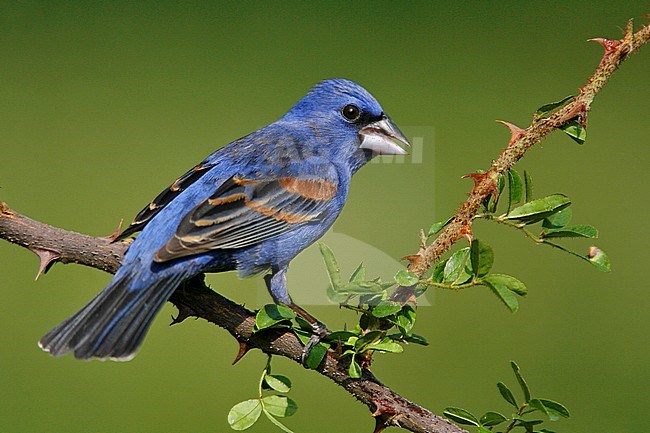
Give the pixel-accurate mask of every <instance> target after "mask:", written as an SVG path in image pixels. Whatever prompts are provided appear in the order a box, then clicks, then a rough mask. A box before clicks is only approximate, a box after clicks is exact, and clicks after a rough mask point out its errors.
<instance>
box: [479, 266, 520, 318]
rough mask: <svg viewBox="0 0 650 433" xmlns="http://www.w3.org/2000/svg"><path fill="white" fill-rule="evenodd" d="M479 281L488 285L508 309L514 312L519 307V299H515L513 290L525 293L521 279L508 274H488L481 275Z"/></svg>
mask: <svg viewBox="0 0 650 433" xmlns="http://www.w3.org/2000/svg"><path fill="white" fill-rule="evenodd" d="M480 282H481V284H484V285H486V286H487V287H489V288H490V290H492V292H493V293H494V294H495V295H497V297H498V298H499V299H501V301H502V302H503V303H504V304H505V306H506V307H508V308H509V309H510V311H512V312H513V313H514V312H516V311H517V310H518V309H519V301H517V298H516V297H515V295H514V293H516V292H515V290H517V291H520V292H521V293H524V294H525V293H526V292H525V290H526V286H524V284H523V283H522V282H521V281H519V280H517V279H516V278H515V277H511V276H510V275H504V274H489V275H486V276H485V277H483V278H482V279H481V280H480ZM518 294H519V293H518Z"/></svg>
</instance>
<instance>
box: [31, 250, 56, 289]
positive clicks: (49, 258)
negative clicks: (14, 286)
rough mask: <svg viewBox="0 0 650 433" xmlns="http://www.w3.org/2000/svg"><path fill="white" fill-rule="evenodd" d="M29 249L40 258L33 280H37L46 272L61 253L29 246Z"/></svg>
mask: <svg viewBox="0 0 650 433" xmlns="http://www.w3.org/2000/svg"><path fill="white" fill-rule="evenodd" d="M30 250H31V251H33V252H34V254H36V255H37V256H38V259H39V260H40V263H39V266H38V272H37V273H36V278H34V281H37V280H38V278H39V277H40V276H41V275H43V274H46V273H47V271H49V270H50V268H51V267H52V265H53V264H54V263H56V262H57V261H58V260H59V259H60V258H61V255H60V254H59V253H56V252H54V251H50V250H44V249H41V248H35V247H34V248H30Z"/></svg>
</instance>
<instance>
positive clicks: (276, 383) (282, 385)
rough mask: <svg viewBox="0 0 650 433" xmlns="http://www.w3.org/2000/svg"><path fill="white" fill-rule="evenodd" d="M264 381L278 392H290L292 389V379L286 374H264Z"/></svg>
mask: <svg viewBox="0 0 650 433" xmlns="http://www.w3.org/2000/svg"><path fill="white" fill-rule="evenodd" d="M264 382H265V383H266V384H267V385H268V386H269V388H271V389H274V390H276V391H277V392H289V391H290V390H291V379H289V378H288V377H286V376H280V375H273V374H267V375H266V376H264Z"/></svg>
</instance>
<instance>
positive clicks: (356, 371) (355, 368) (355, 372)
mask: <svg viewBox="0 0 650 433" xmlns="http://www.w3.org/2000/svg"><path fill="white" fill-rule="evenodd" d="M348 374H349V375H350V377H351V378H353V379H359V378H360V377H361V366H360V365H359V364H358V363H357V361H356V360H355V359H354V355H353V356H352V359H351V360H350V368H349V369H348Z"/></svg>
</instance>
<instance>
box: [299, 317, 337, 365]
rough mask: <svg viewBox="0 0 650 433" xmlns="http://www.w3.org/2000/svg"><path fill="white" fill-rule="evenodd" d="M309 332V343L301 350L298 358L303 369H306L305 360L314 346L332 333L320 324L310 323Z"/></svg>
mask: <svg viewBox="0 0 650 433" xmlns="http://www.w3.org/2000/svg"><path fill="white" fill-rule="evenodd" d="M311 332H312V334H311V337H309V341H307V344H305V347H303V348H302V355H301V357H300V363H301V364H302V365H303V366H304V367H307V358H309V354H310V353H311V351H312V349H313V348H314V347H316V345H317V344H318V343H320V342H321V340H322V339H323V338H325V337H327V336H328V335H330V334H331V333H332V331H330V330H329V329H327V326H325V324H324V323H321V322H314V323H312V324H311Z"/></svg>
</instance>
